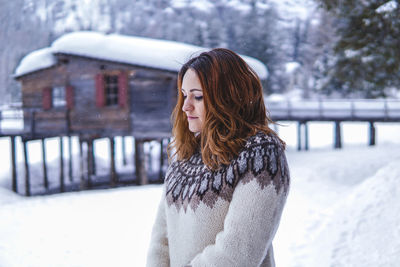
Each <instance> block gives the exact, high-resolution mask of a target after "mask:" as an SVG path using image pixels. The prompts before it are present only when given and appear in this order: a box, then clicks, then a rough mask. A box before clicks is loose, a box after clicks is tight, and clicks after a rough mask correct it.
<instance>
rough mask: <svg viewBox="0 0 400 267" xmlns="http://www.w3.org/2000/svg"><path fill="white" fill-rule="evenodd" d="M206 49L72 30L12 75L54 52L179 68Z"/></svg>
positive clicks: (39, 65)
mask: <svg viewBox="0 0 400 267" xmlns="http://www.w3.org/2000/svg"><path fill="white" fill-rule="evenodd" d="M207 50H208V49H207V48H204V47H200V46H194V45H189V44H184V43H179V42H174V41H166V40H157V39H150V38H144V37H134V36H126V35H119V34H108V35H107V34H103V33H99V32H89V31H81V32H73V33H69V34H65V35H63V36H61V37H60V38H58V39H57V40H55V41H54V42H53V43H52V45H51V46H50V47H47V48H43V49H40V50H36V51H33V52H31V53H30V54H28V55H26V56H25V57H24V58H23V59H22V60H21V62H20V64H19V65H18V67H17V68H16V71H15V74H14V76H15V77H20V76H22V75H25V74H28V73H31V72H34V71H38V70H41V69H44V68H48V67H51V66H53V65H55V64H56V59H55V57H54V54H57V53H62V54H70V55H76V56H84V57H89V58H96V59H102V60H107V61H113V62H120V63H126V64H132V65H139V66H145V67H150V68H157V69H165V70H170V71H179V69H180V68H181V66H182V64H184V63H185V62H186V61H187V60H188V59H189V58H190V57H192V56H194V55H197V54H199V53H201V52H203V51H207ZM242 57H243V59H244V60H245V61H246V62H247V63H248V64H249V65H250V66H251V67H252V68H253V69H254V70H255V71H256V72H257V74H258V75H259V77H260V79H266V78H267V76H268V71H267V68H266V67H265V65H264V64H263V63H262V62H260V61H259V60H257V59H255V58H251V57H247V56H242Z"/></svg>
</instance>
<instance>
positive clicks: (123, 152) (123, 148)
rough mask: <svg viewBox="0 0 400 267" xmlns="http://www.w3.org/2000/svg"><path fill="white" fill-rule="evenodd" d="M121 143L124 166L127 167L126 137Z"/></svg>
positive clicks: (123, 137)
mask: <svg viewBox="0 0 400 267" xmlns="http://www.w3.org/2000/svg"><path fill="white" fill-rule="evenodd" d="M121 141H122V143H121V146H122V164H123V165H124V166H126V164H127V161H126V148H125V136H122V139H121Z"/></svg>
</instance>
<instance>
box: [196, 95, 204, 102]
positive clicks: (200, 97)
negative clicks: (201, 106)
mask: <svg viewBox="0 0 400 267" xmlns="http://www.w3.org/2000/svg"><path fill="white" fill-rule="evenodd" d="M194 99H196V100H197V101H200V100H202V99H203V96H195V97H194Z"/></svg>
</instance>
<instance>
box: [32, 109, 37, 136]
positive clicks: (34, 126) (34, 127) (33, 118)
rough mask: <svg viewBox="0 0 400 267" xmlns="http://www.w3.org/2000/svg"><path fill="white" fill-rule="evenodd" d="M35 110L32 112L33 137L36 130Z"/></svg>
mask: <svg viewBox="0 0 400 267" xmlns="http://www.w3.org/2000/svg"><path fill="white" fill-rule="evenodd" d="M35 114H36V113H35V111H32V112H31V136H32V137H33V136H34V135H35V132H36V121H35Z"/></svg>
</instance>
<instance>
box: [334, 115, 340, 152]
mask: <svg viewBox="0 0 400 267" xmlns="http://www.w3.org/2000/svg"><path fill="white" fill-rule="evenodd" d="M334 148H342V134H341V129H340V121H335V140H334Z"/></svg>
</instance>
